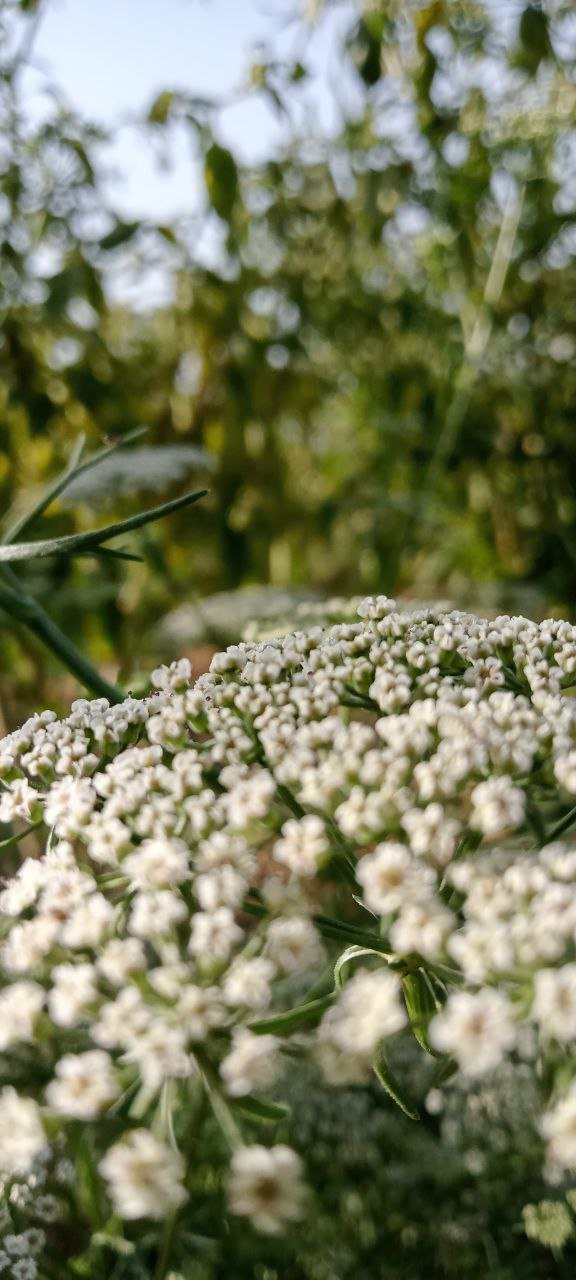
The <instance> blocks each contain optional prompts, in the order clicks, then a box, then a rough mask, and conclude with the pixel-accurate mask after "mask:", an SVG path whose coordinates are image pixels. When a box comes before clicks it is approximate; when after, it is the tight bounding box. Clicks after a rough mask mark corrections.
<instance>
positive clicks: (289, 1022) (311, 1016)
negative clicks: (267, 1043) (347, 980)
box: [248, 994, 334, 1036]
mask: <svg viewBox="0 0 576 1280" xmlns="http://www.w3.org/2000/svg"><path fill="white" fill-rule="evenodd" d="M333 1001H334V995H333V994H332V995H329V996H322V997H321V998H320V999H319V1000H310V1001H309V1002H308V1004H301V1005H299V1006H298V1007H297V1008H296V1009H288V1010H287V1012H286V1013H277V1014H276V1015H275V1016H273V1017H271V1018H258V1020H257V1021H256V1022H249V1023H248V1027H249V1029H250V1031H254V1032H255V1034H256V1035H258V1036H263V1035H268V1034H271V1035H273V1034H275V1032H277V1031H279V1032H281V1033H283V1034H286V1033H287V1032H290V1031H297V1030H298V1028H299V1027H305V1026H307V1025H308V1024H309V1023H314V1022H318V1021H319V1020H320V1018H321V1017H322V1014H323V1013H324V1012H325V1011H326V1009H329V1008H330V1005H331V1004H332V1003H333Z"/></svg>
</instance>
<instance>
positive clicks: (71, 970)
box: [48, 964, 98, 1027]
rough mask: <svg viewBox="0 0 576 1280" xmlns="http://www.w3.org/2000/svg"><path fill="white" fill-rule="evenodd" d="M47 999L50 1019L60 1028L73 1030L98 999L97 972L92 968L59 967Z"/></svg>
mask: <svg viewBox="0 0 576 1280" xmlns="http://www.w3.org/2000/svg"><path fill="white" fill-rule="evenodd" d="M52 977H53V985H52V989H51V991H50V994H49V996H48V1009H49V1012H50V1017H51V1018H53V1019H54V1022H55V1023H56V1024H57V1025H58V1026H60V1027H73V1026H74V1025H75V1024H76V1023H77V1022H80V1021H81V1019H82V1017H83V1016H84V1015H85V1014H86V1011H87V1009H89V1007H90V1005H92V1004H93V1003H94V1002H95V1001H96V1000H97V999H98V988H97V986H96V983H95V979H96V970H95V968H94V965H92V964H57V965H55V966H54V968H53V970H52Z"/></svg>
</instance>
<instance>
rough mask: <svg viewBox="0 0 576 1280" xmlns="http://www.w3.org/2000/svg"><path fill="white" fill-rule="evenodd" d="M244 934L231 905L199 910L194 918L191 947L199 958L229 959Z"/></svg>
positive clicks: (210, 959) (193, 953) (209, 959)
mask: <svg viewBox="0 0 576 1280" xmlns="http://www.w3.org/2000/svg"><path fill="white" fill-rule="evenodd" d="M243 936H244V934H243V931H242V929H241V928H240V926H239V925H237V924H236V921H235V920H234V916H233V914H232V912H231V911H230V909H229V907H219V908H218V910H217V911H210V912H208V911H197V912H196V915H195V916H194V917H193V919H192V929H191V933H190V943H189V949H190V951H191V953H192V955H195V956H198V959H199V960H208V961H214V960H227V959H228V957H229V955H230V952H231V951H232V950H233V949H234V947H235V946H236V945H237V944H238V943H239V942H241V941H242V938H243Z"/></svg>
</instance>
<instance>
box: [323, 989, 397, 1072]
mask: <svg viewBox="0 0 576 1280" xmlns="http://www.w3.org/2000/svg"><path fill="white" fill-rule="evenodd" d="M401 994H402V987H401V983H400V979H399V978H398V977H397V975H396V974H395V973H392V972H391V971H390V970H387V969H377V970H376V971H375V972H374V973H369V972H367V971H366V970H362V971H360V972H359V973H357V974H355V976H354V977H353V978H351V979H350V981H349V982H347V983H346V986H345V987H344V990H343V991H342V994H341V995H340V997H339V999H338V1001H337V1003H336V1004H335V1005H334V1006H333V1008H331V1009H329V1010H328V1013H326V1014H325V1015H324V1017H323V1019H322V1022H321V1024H320V1039H322V1038H325V1039H327V1040H329V1041H330V1042H331V1043H332V1045H334V1046H335V1047H336V1048H337V1049H339V1050H341V1051H342V1053H344V1054H350V1055H352V1056H353V1057H355V1058H371V1057H372V1055H373V1053H374V1051H375V1049H376V1048H377V1046H378V1045H379V1044H380V1041H381V1040H384V1039H385V1038H386V1036H391V1035H394V1034H395V1032H397V1031H400V1030H401V1029H402V1027H404V1026H405V1025H406V1023H407V1021H408V1019H407V1015H406V1010H405V1009H404V1008H403V1006H402V1004H401Z"/></svg>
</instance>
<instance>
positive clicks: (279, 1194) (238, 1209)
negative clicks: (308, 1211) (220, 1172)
mask: <svg viewBox="0 0 576 1280" xmlns="http://www.w3.org/2000/svg"><path fill="white" fill-rule="evenodd" d="M303 1200H304V1185H303V1182H302V1163H301V1160H300V1158H299V1157H298V1156H297V1155H296V1152H295V1151H292V1150H291V1148H290V1147H286V1146H283V1145H278V1146H276V1147H261V1146H259V1145H254V1146H250V1147H241V1148H240V1149H239V1150H238V1151H235V1152H234V1155H233V1157H232V1162H231V1168H230V1181H229V1184H228V1203H229V1205H230V1210H231V1212H232V1213H234V1214H238V1215H240V1216H242V1217H247V1218H250V1219H251V1220H252V1222H253V1224H254V1226H255V1227H256V1229H257V1230H258V1231H262V1232H265V1233H266V1234H271V1235H272V1234H275V1233H277V1232H279V1231H282V1230H283V1229H284V1228H286V1227H287V1226H288V1225H289V1224H290V1223H291V1222H295V1221H296V1220H297V1219H298V1218H300V1217H301V1215H302V1211H303Z"/></svg>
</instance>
